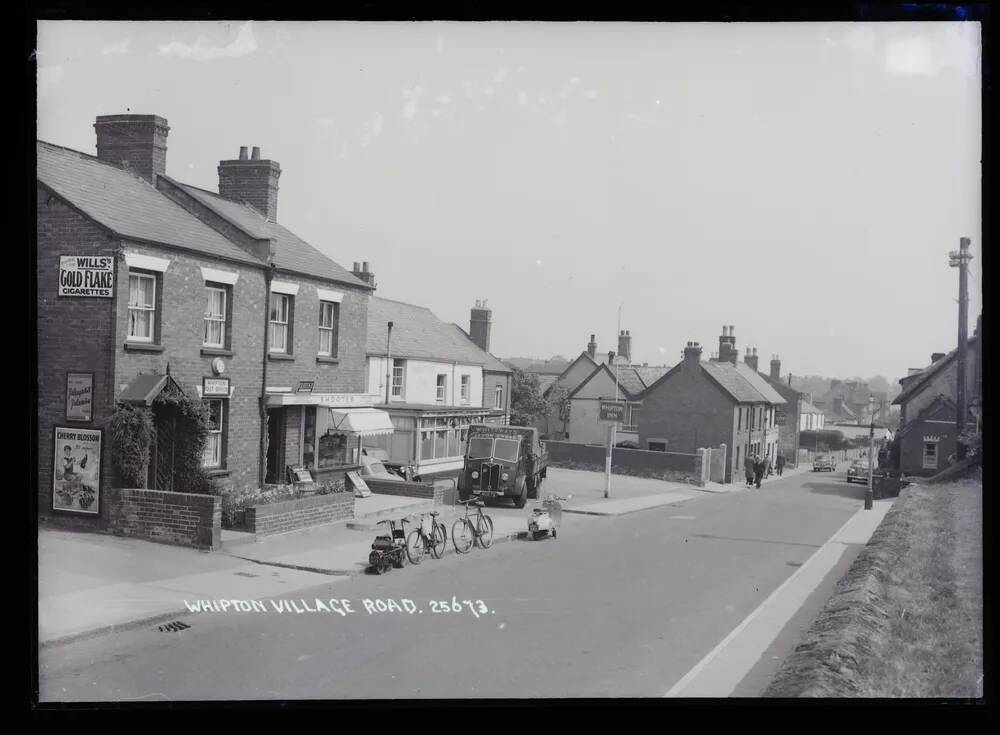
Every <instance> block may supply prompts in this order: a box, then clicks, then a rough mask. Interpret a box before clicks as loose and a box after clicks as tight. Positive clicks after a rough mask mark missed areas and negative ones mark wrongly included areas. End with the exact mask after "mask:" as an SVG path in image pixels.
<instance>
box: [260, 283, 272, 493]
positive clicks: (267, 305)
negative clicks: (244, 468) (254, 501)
mask: <svg viewBox="0 0 1000 735" xmlns="http://www.w3.org/2000/svg"><path fill="white" fill-rule="evenodd" d="M274 270H275V268H274V263H269V264H268V267H267V269H266V270H265V271H264V343H263V344H264V357H263V362H262V370H261V378H260V452H261V454H260V462H259V463H258V465H259V467H258V469H257V482H258V484H259V485H260V486H261V487H264V480H265V479H266V478H267V424H268V421H267V351H268V349H269V348H270V343H269V340H268V338H269V337H270V327H271V318H270V313H271V281H272V280H273V279H274Z"/></svg>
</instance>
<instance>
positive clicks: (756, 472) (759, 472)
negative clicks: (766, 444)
mask: <svg viewBox="0 0 1000 735" xmlns="http://www.w3.org/2000/svg"><path fill="white" fill-rule="evenodd" d="M763 477H764V459H763V458H762V457H761V456H760V455H759V454H758V455H757V459H756V461H754V463H753V479H754V484H755V485H756V486H757V489H758V490H760V481H761V479H762V478H763Z"/></svg>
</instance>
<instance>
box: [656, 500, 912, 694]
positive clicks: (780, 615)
mask: <svg viewBox="0 0 1000 735" xmlns="http://www.w3.org/2000/svg"><path fill="white" fill-rule="evenodd" d="M891 507H892V501H891V500H886V501H877V502H876V503H875V505H874V507H873V508H872V510H870V511H866V510H864V509H862V510H859V511H857V512H856V513H855V514H854V515H853V516H851V517H850V518H849V519H848V521H847V522H846V523H845V524H844V525H843V526H841V527H840V529H839V530H838V531H837V532H836V533H835V534H834V535H833V536H832V537H831V538H830V540H829V541H827V542H826V543H825V544H823V546H821V547H820V548H819V549H818V550H817V551H816V552H815V553H813V555H812V556H810V557H809V559H808V560H806V562H805V563H804V564H803V565H802V566H801V567H799V568H798V569H796V570H795V572H794V573H793V574H792V575H791V576H790V577H789V578H788V579H786V580H785V581H784V582H783V583H782V584H781V585H780V586H779V587H778V588H777V589H776V590H774V592H772V593H771V594H770V595H769V596H768V597H767V599H766V600H764V602H762V603H761V604H760V605H759V606H758V607H757V609H756V610H754V611H753V612H752V613H750V614H749V615H748V616H747V617H746V618H745V619H744V620H743V622H741V623H740V624H739V625H737V626H736V628H735V629H733V631H732V632H731V633H730V634H729V635H727V636H726V637H725V638H724V639H723V640H722V641H721V642H720V643H719V644H718V645H717V646H716V647H715V648H713V649H712V650H711V651H710V652H709V653H708V655H707V656H705V657H704V658H703V659H702V660H701V661H699V662H698V663H697V664H696V665H695V666H694V668H692V669H691V670H690V671H689V672H688V673H687V674H685V675H684V676H683V677H681V679H680V680H679V681H678V682H677V683H676V684H674V685H673V686H672V687H671V688H670V690H669V691H668V692H667V693H666V694H665V695H664V696H665V697H728V696H730V695H731V694H732V693H733V691H734V690H735V689H736V687H737V685H738V684H739V683H740V682H741V681H742V680H743V678H744V677H745V676H746V675H747V674H748V673H749V672H750V670H751V669H752V668H753V667H754V665H755V664H756V663H757V662H758V661H759V660H760V659H761V658H762V657H763V655H764V652H765V651H766V650H767V649H768V647H770V645H771V644H772V643H773V642H774V640H775V639H776V638H777V637H778V634H779V633H780V632H781V630H782V629H783V628H784V627H785V625H786V624H787V623H788V621H789V620H791V618H792V616H793V615H795V613H796V612H798V611H799V609H800V608H801V607H802V605H803V604H804V603H805V601H806V599H807V598H808V597H809V595H810V594H812V592H813V590H815V589H816V588H817V587H818V586H819V584H820V582H822V580H823V578H824V577H825V576H826V575H827V574H828V573H829V572H830V570H831V569H833V568H834V567H835V566H836V565H837V562H838V561H840V558H841V557H842V556H843V555H844V553H845V552H846V551H847V547H848V546H849V545H852V544H864V543H867V542H868V540H869V539H870V538H871V535H872V534H873V533H874V532H875V529H876V528H877V527H878V524H879V523H880V522H881V521H882V518H884V517H885V514H886V513H887V512H888V510H889V508H891Z"/></svg>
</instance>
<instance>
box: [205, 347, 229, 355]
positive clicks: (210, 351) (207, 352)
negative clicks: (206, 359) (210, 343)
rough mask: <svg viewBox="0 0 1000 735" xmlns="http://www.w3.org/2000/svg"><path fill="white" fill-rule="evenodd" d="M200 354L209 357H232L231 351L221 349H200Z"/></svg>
mask: <svg viewBox="0 0 1000 735" xmlns="http://www.w3.org/2000/svg"><path fill="white" fill-rule="evenodd" d="M201 354H202V355H209V356H211V357H232V356H233V351H232V350H227V349H224V348H222V347H202V348H201Z"/></svg>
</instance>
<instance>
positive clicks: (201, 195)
mask: <svg viewBox="0 0 1000 735" xmlns="http://www.w3.org/2000/svg"><path fill="white" fill-rule="evenodd" d="M165 178H166V179H167V180H168V181H171V182H173V183H175V184H177V186H179V187H181V188H182V189H183V190H184V191H186V192H187V193H188V194H190V195H191V196H192V197H194V198H195V199H197V200H198V201H199V202H201V203H202V204H204V205H205V206H206V207H209V208H210V209H212V210H214V211H215V212H216V213H217V214H218V215H220V216H221V217H224V218H225V219H227V220H229V221H230V222H232V223H233V224H234V225H236V226H237V227H239V228H240V229H241V230H243V231H244V232H246V233H247V234H249V235H252V236H253V237H256V238H269V239H272V240H274V241H275V243H274V250H275V253H274V264H275V265H276V266H277V267H278V268H279V269H280V270H286V271H291V272H294V273H299V274H302V275H306V276H312V277H315V278H321V279H325V280H331V281H337V282H339V283H344V284H347V285H350V286H360V287H362V288H371V286H369V285H368V284H367V283H365V282H364V281H362V280H361V279H360V278H358V277H356V276H354V275H352V274H351V272H350V271H348V270H346V269H345V268H343V267H342V266H341V265H339V264H338V263H336V262H334V261H333V260H332V259H331V258H330V257H329V256H327V255H324V254H323V253H321V252H320V251H319V250H317V249H316V248H314V247H313V246H312V245H310V244H309V243H307V242H306V241H305V240H303V239H302V238H300V237H299V236H298V235H296V234H295V233H294V232H292V231H291V230H289V229H287V228H285V227H283V226H282V225H279V224H278V223H277V222H271V221H269V220H268V219H267V218H266V217H264V215H262V214H261V213H260V212H258V211H257V210H256V209H254V208H253V207H251V206H249V205H247V204H243V203H241V202H235V201H233V200H231V199H225V198H224V197H221V196H219V195H218V194H215V193H214V192H210V191H206V190H205V189H199V188H198V187H195V186H191V185H189V184H184V183H181V182H180V181H175V180H174V179H172V178H170V177H169V176H168V177H165Z"/></svg>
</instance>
